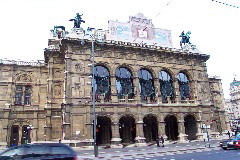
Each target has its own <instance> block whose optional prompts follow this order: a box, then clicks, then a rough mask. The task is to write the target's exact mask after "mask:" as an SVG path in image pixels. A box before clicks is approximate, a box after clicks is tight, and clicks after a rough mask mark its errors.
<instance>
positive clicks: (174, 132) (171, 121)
mask: <svg viewBox="0 0 240 160" xmlns="http://www.w3.org/2000/svg"><path fill="white" fill-rule="evenodd" d="M164 121H165V123H166V126H165V133H166V136H167V137H168V140H173V141H175V140H177V139H178V123H177V118H176V117H175V116H173V115H168V116H167V117H166V118H165V119H164Z"/></svg>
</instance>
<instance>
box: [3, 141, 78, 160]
mask: <svg viewBox="0 0 240 160" xmlns="http://www.w3.org/2000/svg"><path fill="white" fill-rule="evenodd" d="M7 159H14V160H18V159H24V160H32V159H34V160H42V159H44V160H47V159H51V160H77V153H76V152H75V151H74V150H73V149H72V148H71V147H69V146H67V145H65V144H62V143H33V144H24V145H21V146H14V147H11V148H9V149H7V150H5V151H3V152H2V153H1V154H0V160H7Z"/></svg>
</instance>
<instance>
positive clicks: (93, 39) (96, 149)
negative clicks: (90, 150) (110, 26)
mask: <svg viewBox="0 0 240 160" xmlns="http://www.w3.org/2000/svg"><path fill="white" fill-rule="evenodd" d="M87 30H88V31H91V32H92V34H91V35H89V36H90V37H91V40H92V64H91V65H88V66H90V67H92V76H89V78H91V79H92V92H93V95H92V103H93V110H92V112H93V138H94V155H95V157H97V156H98V146H97V117H96V106H95V103H96V102H95V99H96V89H95V87H96V86H95V66H94V65H95V64H94V56H95V54H94V41H95V34H96V33H97V31H99V30H101V29H97V30H96V29H95V28H90V27H88V29H87Z"/></svg>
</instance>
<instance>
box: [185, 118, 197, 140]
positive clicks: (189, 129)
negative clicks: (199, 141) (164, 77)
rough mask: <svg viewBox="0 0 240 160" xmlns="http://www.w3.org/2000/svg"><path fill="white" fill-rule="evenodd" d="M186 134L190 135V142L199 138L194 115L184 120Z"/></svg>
mask: <svg viewBox="0 0 240 160" xmlns="http://www.w3.org/2000/svg"><path fill="white" fill-rule="evenodd" d="M184 126H185V134H187V135H188V137H187V138H188V139H189V140H195V139H196V138H197V136H196V134H197V123H196V120H195V118H194V117H193V116H192V115H187V116H186V117H185V118H184Z"/></svg>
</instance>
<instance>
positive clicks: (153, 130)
mask: <svg viewBox="0 0 240 160" xmlns="http://www.w3.org/2000/svg"><path fill="white" fill-rule="evenodd" d="M143 132H144V137H145V138H146V142H151V141H156V138H157V137H158V124H157V118H156V117H154V116H153V115H147V116H145V117H144V118H143Z"/></svg>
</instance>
